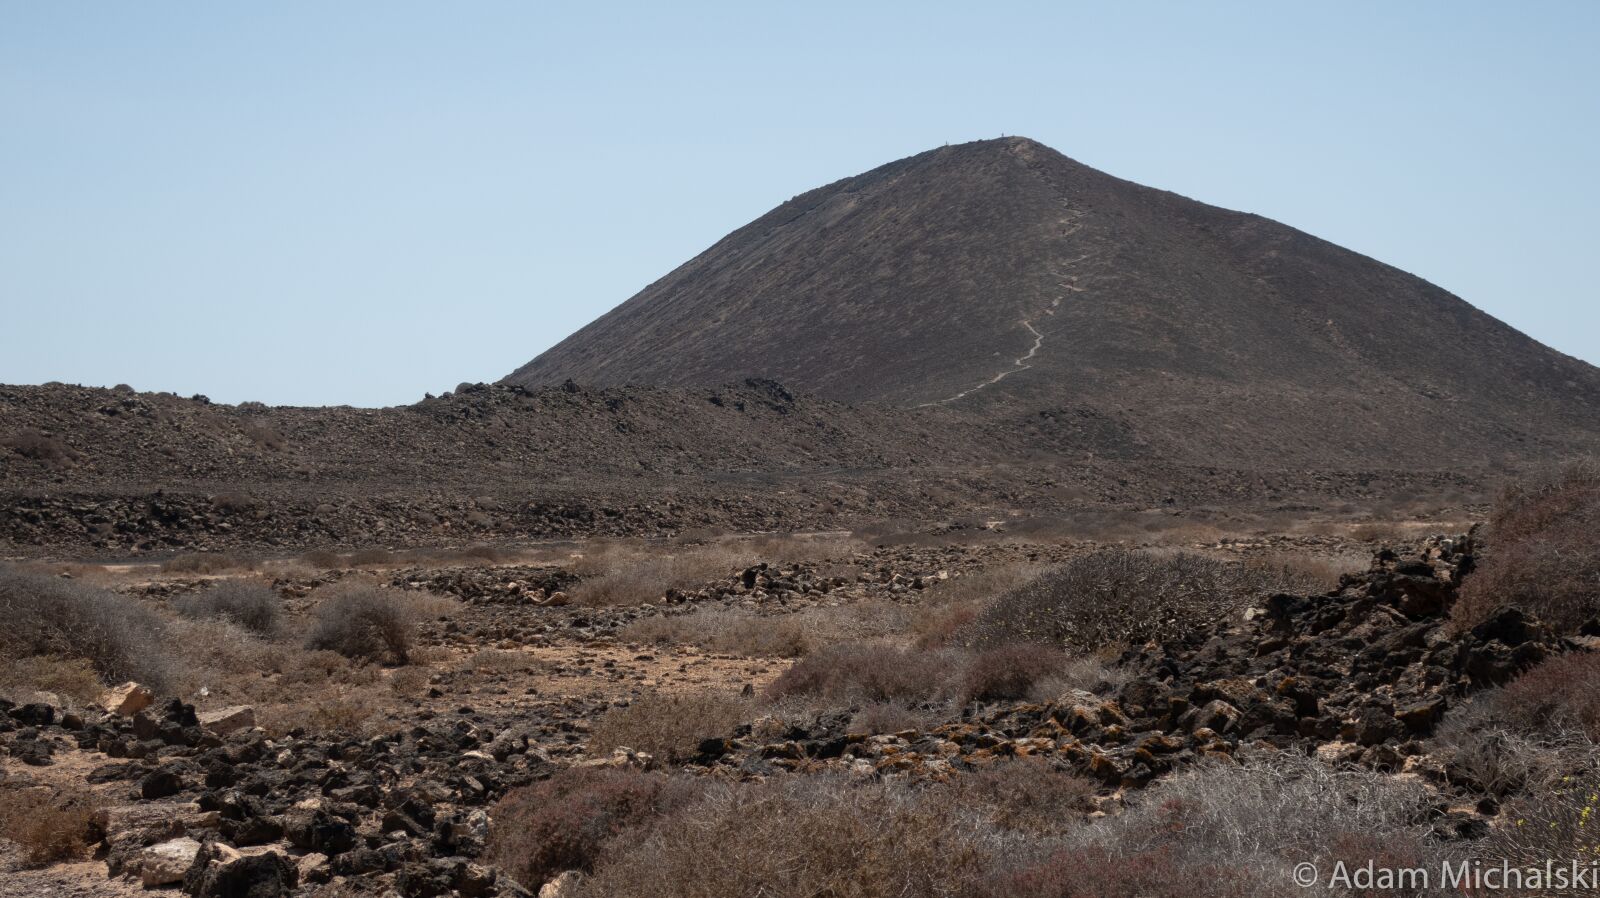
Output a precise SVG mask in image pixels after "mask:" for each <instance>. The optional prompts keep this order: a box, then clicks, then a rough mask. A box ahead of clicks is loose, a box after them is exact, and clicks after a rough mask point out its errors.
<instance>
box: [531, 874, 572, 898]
mask: <svg viewBox="0 0 1600 898" xmlns="http://www.w3.org/2000/svg"><path fill="white" fill-rule="evenodd" d="M581 875H582V874H581V873H579V872H578V871H576V870H568V871H567V872H565V873H563V874H561V875H560V876H557V877H556V878H555V879H552V880H550V881H549V882H547V883H545V884H544V885H543V886H542V887H540V889H539V898H566V896H568V895H571V894H572V893H573V892H575V891H577V889H578V877H579V876H581Z"/></svg>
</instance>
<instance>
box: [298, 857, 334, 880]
mask: <svg viewBox="0 0 1600 898" xmlns="http://www.w3.org/2000/svg"><path fill="white" fill-rule="evenodd" d="M294 865H295V867H296V868H297V869H298V870H299V872H300V881H301V882H321V881H322V879H323V878H324V877H325V876H326V875H327V874H328V856H327V855H325V854H322V853H321V852H317V851H313V852H311V853H310V854H307V855H305V856H303V857H300V858H297V859H296V860H295V862H294Z"/></svg>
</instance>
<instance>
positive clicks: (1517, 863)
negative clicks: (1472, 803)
mask: <svg viewBox="0 0 1600 898" xmlns="http://www.w3.org/2000/svg"><path fill="white" fill-rule="evenodd" d="M1501 815H1502V819H1503V820H1504V821H1505V822H1504V823H1503V824H1502V825H1501V826H1499V827H1496V828H1495V830H1494V831H1493V832H1491V833H1490V836H1489V838H1488V840H1486V842H1485V844H1484V845H1483V848H1482V853H1483V854H1485V855H1487V856H1488V857H1489V858H1490V859H1492V860H1494V861H1500V860H1505V861H1509V862H1510V863H1511V865H1512V866H1514V867H1541V868H1542V867H1543V866H1544V863H1545V861H1547V860H1554V861H1555V862H1556V863H1557V864H1563V863H1566V862H1568V861H1570V860H1573V859H1583V860H1585V861H1587V860H1589V859H1592V858H1594V857H1595V856H1596V855H1600V825H1596V826H1591V825H1590V824H1592V823H1595V821H1596V820H1597V819H1600V774H1597V773H1596V772H1595V771H1594V770H1593V769H1591V770H1589V771H1587V772H1586V773H1584V774H1583V775H1580V776H1569V777H1566V778H1565V779H1563V780H1562V781H1560V782H1558V783H1556V784H1554V788H1551V789H1549V790H1541V792H1540V793H1539V794H1537V795H1531V796H1526V797H1523V798H1518V799H1515V800H1513V801H1509V802H1507V803H1506V806H1505V807H1504V808H1502V809H1501ZM1572 891H1573V890H1568V891H1566V892H1564V893H1558V892H1557V891H1555V890H1550V891H1548V892H1518V893H1517V894H1539V895H1545V894H1548V895H1555V894H1571V893H1572Z"/></svg>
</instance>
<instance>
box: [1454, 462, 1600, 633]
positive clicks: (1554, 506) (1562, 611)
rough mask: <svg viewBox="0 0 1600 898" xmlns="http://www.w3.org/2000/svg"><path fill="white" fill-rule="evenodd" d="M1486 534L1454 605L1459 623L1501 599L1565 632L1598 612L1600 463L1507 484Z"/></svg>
mask: <svg viewBox="0 0 1600 898" xmlns="http://www.w3.org/2000/svg"><path fill="white" fill-rule="evenodd" d="M1488 536H1489V540H1488V548H1487V551H1486V552H1485V553H1484V557H1483V559H1482V561H1481V563H1480V564H1479V565H1478V569H1477V570H1476V571H1475V572H1474V573H1473V574H1472V576H1470V577H1468V578H1467V580H1466V582H1465V583H1464V584H1463V585H1462V589H1461V598H1460V600H1459V601H1458V602H1457V603H1456V606H1455V610H1454V615H1455V617H1456V618H1457V620H1458V621H1459V622H1460V625H1461V626H1462V627H1470V626H1472V625H1474V624H1476V623H1478V622H1480V621H1482V620H1484V619H1485V618H1487V617H1488V616H1489V615H1490V614H1492V613H1493V612H1494V610H1495V609H1496V608H1498V607H1499V606H1501V605H1506V604H1514V605H1520V606H1521V607H1523V608H1524V609H1526V610H1527V611H1530V612H1532V613H1533V614H1535V615H1537V616H1538V617H1539V618H1541V619H1543V620H1545V621H1546V622H1548V623H1551V624H1553V625H1555V626H1557V627H1559V628H1561V629H1563V630H1566V631H1571V630H1575V629H1577V628H1578V627H1579V626H1581V625H1582V624H1584V623H1585V622H1588V621H1590V620H1593V619H1594V618H1595V617H1596V616H1597V615H1600V464H1597V463H1594V462H1586V463H1582V464H1576V465H1572V466H1569V467H1567V468H1565V469H1563V470H1561V471H1560V472H1558V473H1555V474H1552V475H1549V476H1547V477H1544V478H1541V479H1536V480H1533V481H1530V482H1528V483H1525V484H1519V485H1516V486H1513V487H1511V488H1509V489H1507V490H1506V492H1505V494H1504V495H1503V496H1502V497H1501V499H1500V502H1499V503H1498V504H1497V505H1496V506H1495V511H1494V515H1493V516H1492V517H1491V519H1490V521H1489V533H1488Z"/></svg>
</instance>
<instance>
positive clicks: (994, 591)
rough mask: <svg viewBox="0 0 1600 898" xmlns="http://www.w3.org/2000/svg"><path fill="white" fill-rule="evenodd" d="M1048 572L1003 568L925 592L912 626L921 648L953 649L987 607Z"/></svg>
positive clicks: (959, 578)
mask: <svg viewBox="0 0 1600 898" xmlns="http://www.w3.org/2000/svg"><path fill="white" fill-rule="evenodd" d="M1044 571H1045V567H1044V566H1042V565H1038V564H1030V563H1016V564H1001V565H995V566H993V567H989V568H985V569H983V570H981V571H978V572H976V573H971V574H966V575H959V574H958V575H957V576H954V577H952V578H950V579H949V580H945V581H942V582H940V583H937V584H935V586H934V587H933V588H932V589H929V590H924V591H923V592H922V593H921V594H920V595H919V596H918V598H919V599H921V601H922V604H923V606H924V608H923V610H922V611H921V612H920V613H919V614H918V615H917V617H916V618H915V619H914V620H913V621H912V623H911V633H912V636H913V637H914V639H915V642H916V644H917V646H919V647H921V648H929V649H931V648H938V647H940V646H945V645H949V644H950V643H951V642H953V641H954V640H955V638H956V636H957V635H958V634H960V633H961V631H963V630H965V629H966V628H967V627H969V626H971V625H972V623H973V622H974V621H976V620H977V618H978V614H979V613H980V612H981V611H982V610H983V608H984V606H986V605H988V604H989V603H990V602H992V601H994V600H995V599H996V598H998V597H1000V596H1002V595H1005V594H1006V593H1008V592H1011V591H1013V590H1015V589H1018V588H1020V587H1022V586H1023V585H1024V584H1026V583H1028V582H1030V581H1032V580H1033V579H1034V578H1035V577H1038V576H1039V575H1040V574H1041V573H1043V572H1044Z"/></svg>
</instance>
